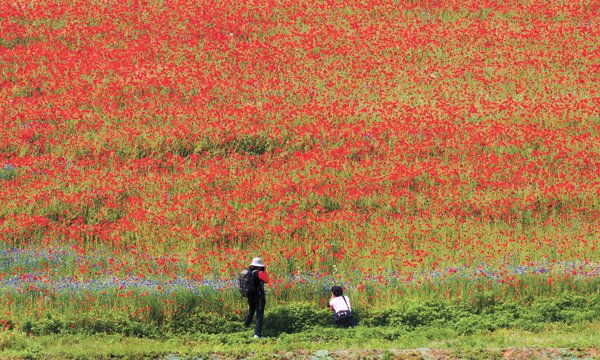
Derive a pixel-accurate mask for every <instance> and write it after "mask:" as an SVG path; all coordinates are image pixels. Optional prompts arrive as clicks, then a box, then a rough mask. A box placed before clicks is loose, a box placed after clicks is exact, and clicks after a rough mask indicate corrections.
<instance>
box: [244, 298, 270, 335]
mask: <svg viewBox="0 0 600 360" xmlns="http://www.w3.org/2000/svg"><path fill="white" fill-rule="evenodd" d="M265 304H266V301H265V297H264V296H261V295H259V294H248V316H246V321H245V322H244V326H245V327H250V324H252V318H253V317H254V314H255V313H256V324H255V325H254V335H258V336H262V327H263V319H264V317H265Z"/></svg>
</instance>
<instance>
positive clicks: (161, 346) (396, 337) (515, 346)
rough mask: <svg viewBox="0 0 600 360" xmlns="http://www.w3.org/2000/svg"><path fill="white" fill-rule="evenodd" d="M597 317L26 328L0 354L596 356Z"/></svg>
mask: <svg viewBox="0 0 600 360" xmlns="http://www.w3.org/2000/svg"><path fill="white" fill-rule="evenodd" d="M599 332H600V323H599V322H595V323H589V322H588V323H577V324H570V325H566V324H549V325H546V326H545V327H544V328H543V331H540V332H530V331H524V330H498V331H495V332H481V333H478V334H474V335H459V334H457V333H456V332H455V331H454V330H452V329H449V328H436V327H424V328H421V329H418V330H415V331H412V332H409V333H406V332H403V331H402V330H399V329H396V328H378V329H372V328H366V327H357V328H354V329H332V328H322V327H314V328H311V329H309V330H306V331H303V332H300V333H295V334H282V335H279V336H277V337H273V338H265V339H258V340H257V339H253V338H252V337H251V336H252V333H251V331H248V332H239V333H234V334H215V335H187V336H177V337H166V338H160V339H144V338H134V337H124V336H122V335H69V334H61V335H49V336H40V337H34V336H28V335H25V334H24V333H22V332H18V331H8V332H6V331H5V332H2V333H0V347H1V349H2V352H1V353H0V354H1V357H2V358H15V359H25V358H28V359H32V358H54V359H63V358H65V359H66V358H79V359H85V358H95V359H97V358H112V359H114V358H130V359H131V358H140V359H142V358H144V359H147V358H155V359H208V358H211V359H212V358H216V359H219V358H239V359H246V358H247V359H269V358H281V359H331V358H383V359H385V358H390V359H391V358H413V359H420V358H440V357H444V358H448V359H453V358H461V359H481V358H487V359H501V358H503V357H505V356H506V357H509V358H511V357H517V356H521V357H524V358H589V359H592V358H598V357H599V354H600V352H599V351H598V349H597V346H598V340H597V339H598V333H599Z"/></svg>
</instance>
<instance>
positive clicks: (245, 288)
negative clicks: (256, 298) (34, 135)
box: [238, 269, 256, 297]
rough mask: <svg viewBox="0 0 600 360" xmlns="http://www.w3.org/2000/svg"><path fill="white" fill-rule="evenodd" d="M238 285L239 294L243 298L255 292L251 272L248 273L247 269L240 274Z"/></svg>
mask: <svg viewBox="0 0 600 360" xmlns="http://www.w3.org/2000/svg"><path fill="white" fill-rule="evenodd" d="M238 284H239V286H240V294H242V296H243V297H248V293H249V292H256V285H255V284H254V279H253V277H252V271H249V270H248V269H244V271H242V272H241V273H240V277H239V278H238Z"/></svg>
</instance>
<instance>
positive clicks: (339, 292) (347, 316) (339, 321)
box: [329, 286, 356, 328]
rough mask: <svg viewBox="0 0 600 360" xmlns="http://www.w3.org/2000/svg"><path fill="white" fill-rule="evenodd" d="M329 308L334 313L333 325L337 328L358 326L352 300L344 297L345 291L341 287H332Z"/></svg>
mask: <svg viewBox="0 0 600 360" xmlns="http://www.w3.org/2000/svg"><path fill="white" fill-rule="evenodd" d="M329 308H330V309H331V311H333V323H334V324H335V325H336V326H339V327H344V328H347V327H353V326H356V318H354V315H353V314H352V306H351V305H350V299H349V298H348V297H347V296H345V295H344V289H342V287H341V286H332V287H331V300H329Z"/></svg>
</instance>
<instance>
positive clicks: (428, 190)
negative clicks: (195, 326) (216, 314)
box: [0, 0, 600, 311]
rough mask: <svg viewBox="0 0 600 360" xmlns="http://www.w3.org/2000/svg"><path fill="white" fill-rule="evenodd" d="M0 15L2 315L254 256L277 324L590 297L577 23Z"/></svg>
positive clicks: (141, 289) (499, 12)
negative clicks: (347, 305) (341, 297)
mask: <svg viewBox="0 0 600 360" xmlns="http://www.w3.org/2000/svg"><path fill="white" fill-rule="evenodd" d="M1 8H2V14H0V117H1V118H2V127H1V129H0V138H1V142H0V185H1V186H0V199H1V200H2V204H1V205H2V206H1V207H0V240H1V241H0V242H1V244H2V252H1V253H2V255H1V257H0V260H1V261H2V262H3V267H2V269H0V272H1V273H0V283H1V284H0V285H1V286H0V287H1V288H2V293H3V294H4V295H3V296H4V297H3V299H4V303H5V304H12V303H13V302H14V296H15V293H17V294H29V293H32V292H36V293H40V294H42V295H43V294H44V292H46V294H47V293H48V292H60V289H62V288H63V287H62V286H63V285H64V288H68V287H69V285H68V284H71V286H73V285H74V284H75V285H77V286H76V288H77V289H76V290H70V291H72V292H73V293H75V292H77V293H82V294H83V293H85V292H87V293H89V292H90V291H91V290H90V287H93V286H96V285H94V284H97V283H102V284H104V285H102V286H105V285H106V286H109V285H111V284H112V285H111V286H112V288H111V289H112V290H110V291H111V292H110V293H111V294H115V296H121V297H128V296H130V295H132V294H134V295H135V296H147V295H148V294H155V293H156V294H160V292H161V291H162V289H164V286H165V285H164V284H168V285H169V286H181V287H184V288H185V287H194V286H197V285H198V284H202V283H203V282H208V283H210V284H212V285H210V286H209V287H210V288H213V287H214V288H217V289H219V290H223V289H227V288H231V287H233V286H234V285H233V284H232V283H228V282H227V280H231V279H233V277H234V275H235V274H236V273H237V272H238V271H239V270H240V269H241V268H242V267H244V266H246V265H247V263H248V262H249V260H250V259H251V258H252V257H254V256H261V257H262V258H264V259H265V261H266V262H267V264H268V268H269V270H270V272H271V274H272V277H273V278H274V283H273V284H272V285H271V288H270V289H271V291H273V297H274V299H275V301H287V300H289V299H292V300H293V299H300V298H302V297H304V296H307V294H308V293H310V291H309V290H304V291H301V292H299V291H298V289H299V288H302V287H303V286H305V285H306V284H309V285H310V286H312V288H319V287H326V286H327V285H328V284H331V283H334V282H335V283H342V284H344V285H345V286H346V287H347V288H349V289H350V290H351V291H354V292H358V293H360V292H365V293H367V294H368V296H359V299H361V300H357V301H365V302H368V303H370V304H374V306H378V305H386V304H390V303H393V302H394V301H396V299H398V298H399V297H402V296H404V295H406V293H407V292H416V293H419V291H422V292H426V293H428V294H439V295H441V296H446V297H461V296H465V295H466V294H467V293H470V292H473V291H478V290H485V289H487V290H490V289H492V290H494V291H499V292H505V291H506V292H510V293H517V294H519V293H523V292H525V293H537V292H552V291H555V290H557V289H566V288H576V289H582V291H595V288H596V286H597V284H598V279H599V276H600V271H599V269H600V264H599V263H600V249H599V248H598V246H599V245H600V239H599V236H598V234H599V233H600V232H599V230H600V200H599V199H600V110H599V105H598V104H599V103H600V94H599V91H598V89H599V88H600V81H599V76H598V74H599V73H600V64H599V63H598V59H599V58H600V49H599V45H600V41H599V40H598V39H600V22H599V21H598V19H599V18H600V5H599V3H598V2H596V1H592V0H577V1H567V0H564V1H563V0H552V1H550V0H548V1H541V0H521V1H516V0H515V1H492V0H467V1H463V0H460V1H459V0H451V1H435V0H430V1H414V0H412V1H411V0H404V1H392V0H373V1H353V2H342V1H330V0H316V1H308V2H293V1H286V0H281V1H274V0H256V1H229V0H227V1H190V0H129V1H115V0H88V1H72V0H69V1H66V0H39V1H28V0H27V1H26V0H12V1H6V0H3V1H2V4H1ZM160 281H162V282H160ZM128 282H133V283H134V284H135V286H131V289H130V290H128V289H129V288H128V287H127V286H128V285H127V284H128ZM90 284H91V285H90ZM107 284H108V285H107ZM102 286H100V287H101V288H102ZM207 286H208V285H207ZM42 288H43V289H44V290H43V291H42V290H40V289H42ZM312 288H311V289H312ZM95 291H104V290H95ZM129 291H131V293H130V292H129ZM92 293H93V291H92ZM127 294H129V295H127ZM298 294H300V295H298ZM312 296H314V297H316V298H318V297H320V296H322V294H317V295H312ZM84 297H85V296H84ZM92 298H93V297H92ZM11 299H12V300H11ZM363 299H364V300H363ZM30 300H31V299H30ZM31 301H32V302H35V300H31ZM67 302H68V300H67ZM8 309H9V310H6V311H12V310H10V307H9V308H8Z"/></svg>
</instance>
